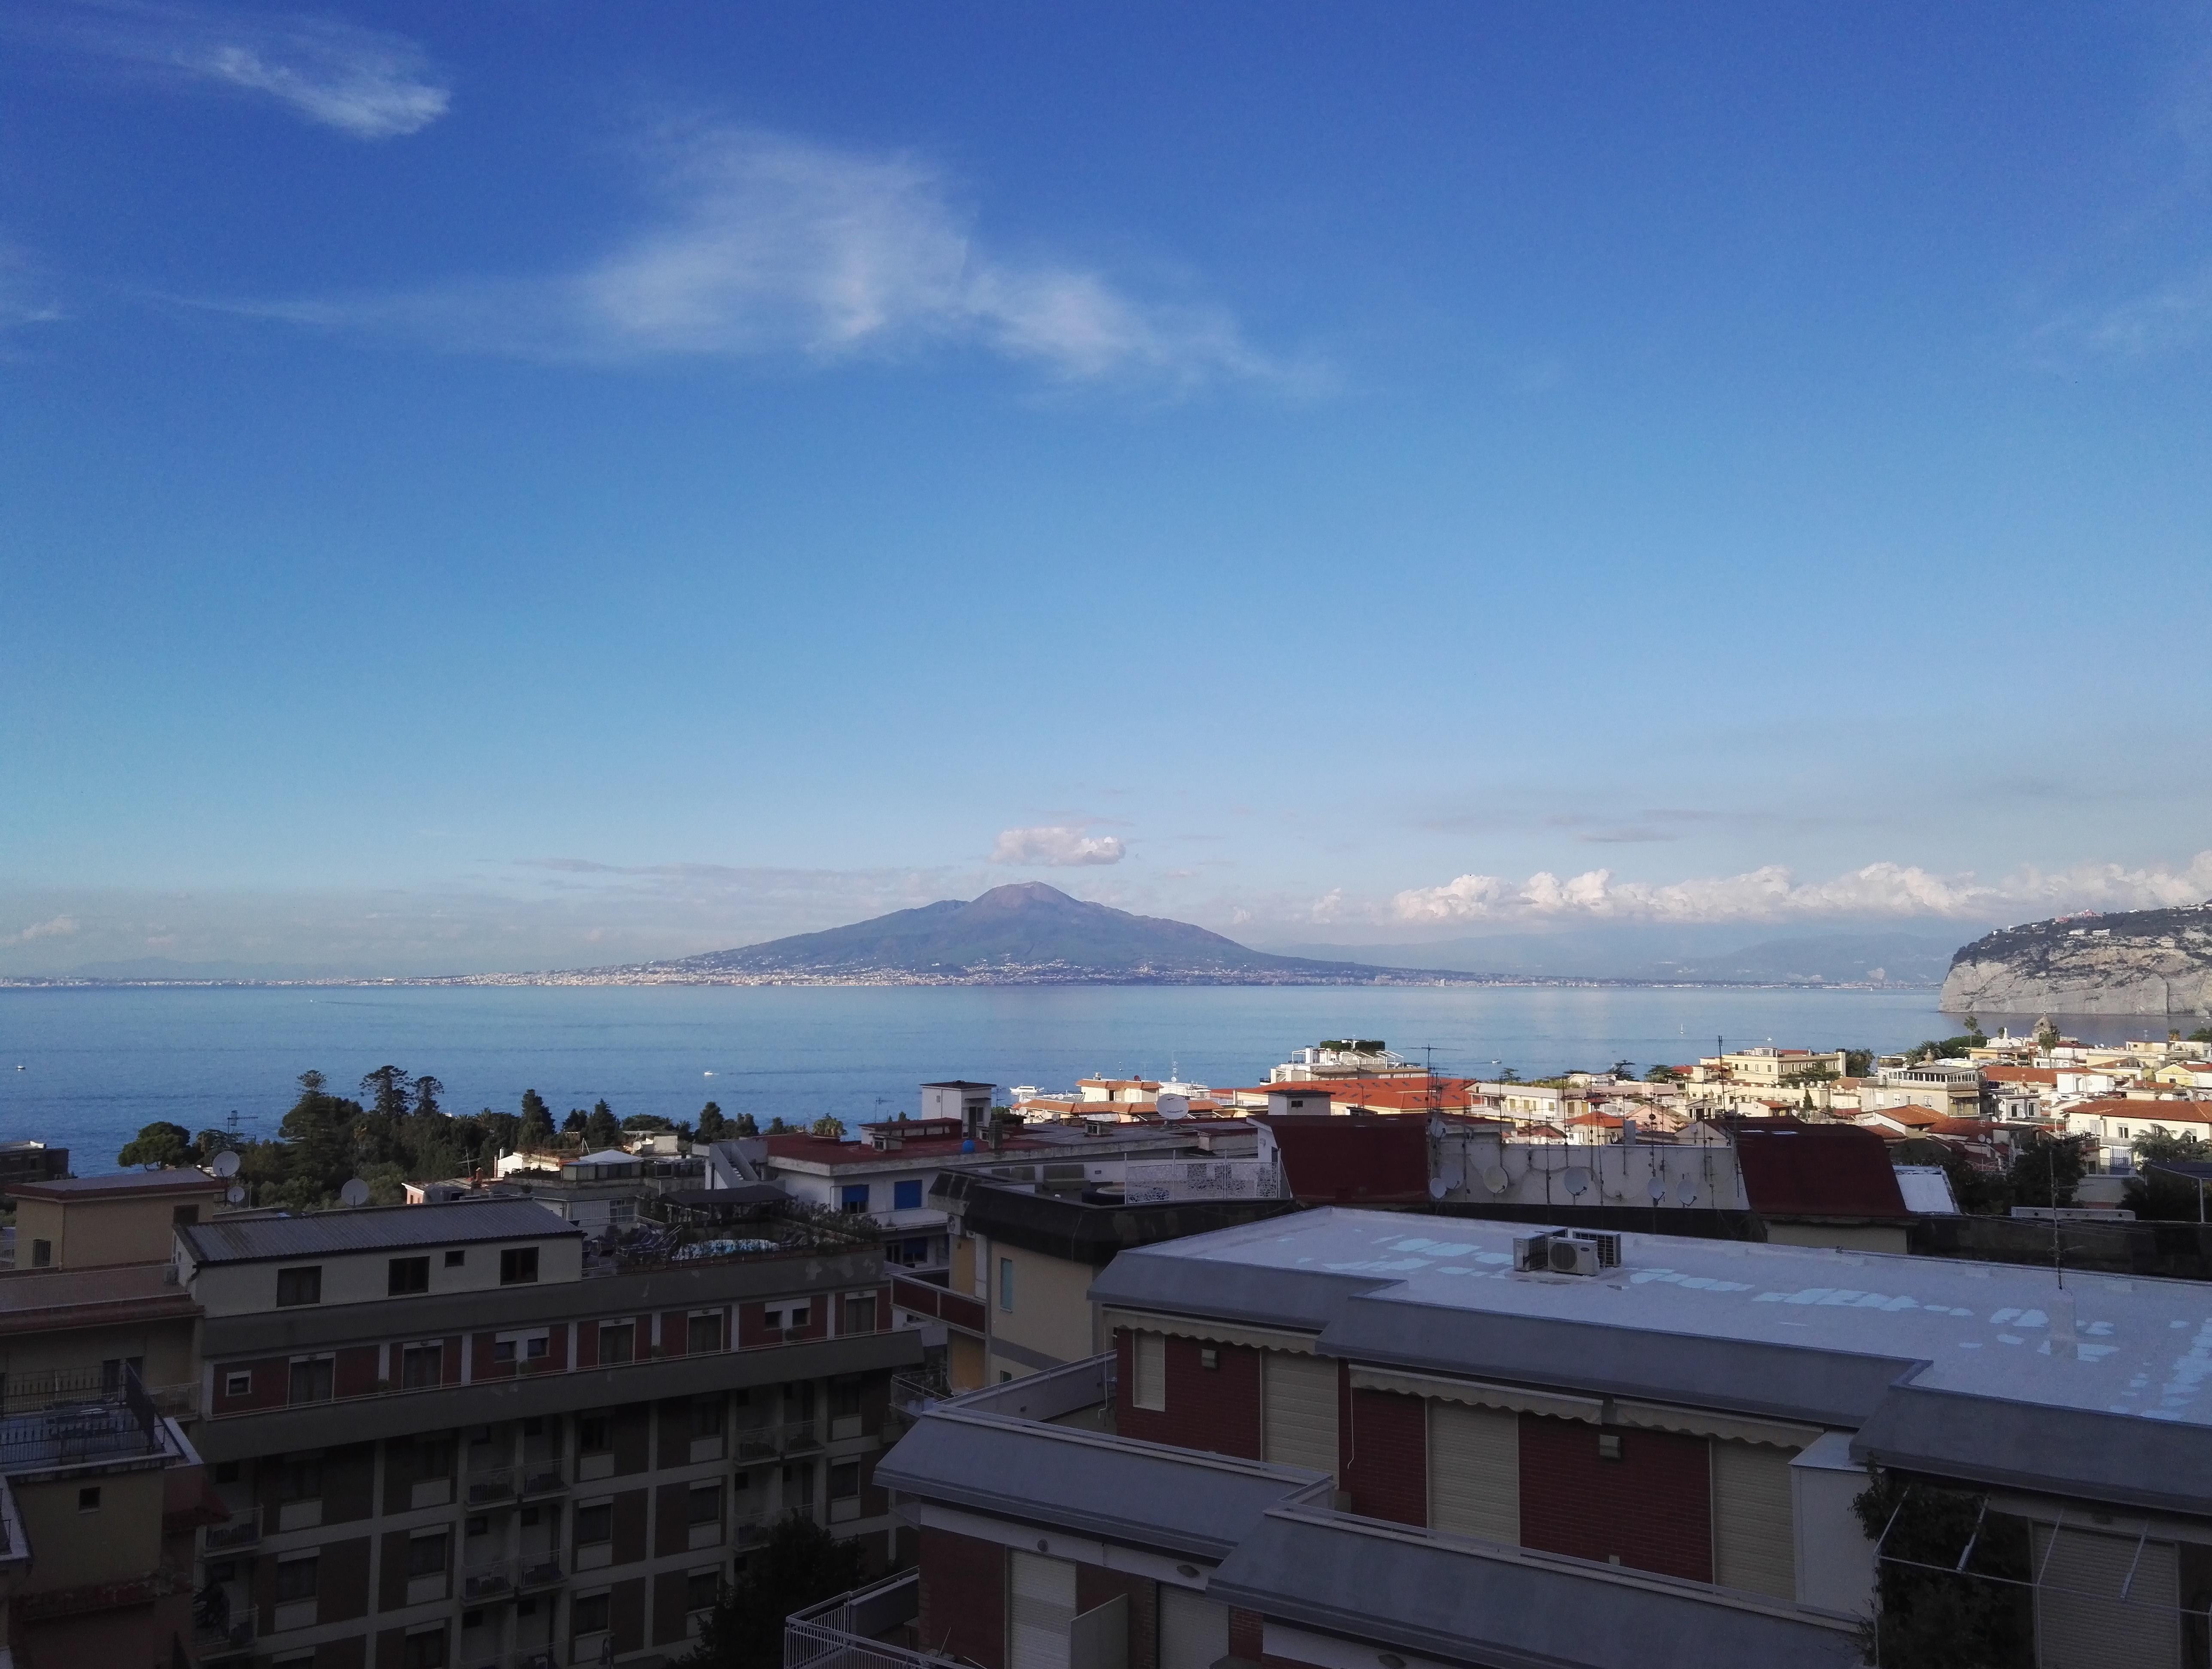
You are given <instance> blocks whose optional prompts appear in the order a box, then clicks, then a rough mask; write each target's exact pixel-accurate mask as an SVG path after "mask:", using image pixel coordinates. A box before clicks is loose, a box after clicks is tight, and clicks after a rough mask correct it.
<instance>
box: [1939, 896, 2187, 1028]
mask: <svg viewBox="0 0 2212 1669" xmlns="http://www.w3.org/2000/svg"><path fill="white" fill-rule="evenodd" d="M1939 1001H1940V1003H1941V1005H1942V1008H1943V1010H1944V1011H1945V1012H1946V1013H1950V1014H1977V1015H1980V1014H2160V1015H2192V1016H2193V1015H2204V1014H2207V1013H2212V903H2206V904H2191V905H2185V906H2184V907H2181V908H2179V909H2172V910H2129V911H2124V912H2122V913H2118V914H2116V915H2094V914H2088V915H2075V916H2060V917H2058V918H2057V919H2055V920H2051V921H2031V922H2029V923H2028V924H2027V926H2021V927H2005V928H2001V929H1999V930H1998V931H1997V932H1994V933H1989V934H1985V935H1984V936H1983V937H1982V938H1978V939H1976V940H1975V941H1974V942H1973V943H1972V944H1969V945H1965V946H1963V947H1961V948H1960V950H1959V951H1958V952H1957V954H1956V955H1954V956H1953V957H1952V958H1951V971H1950V973H1949V974H1948V975H1946V976H1945V978H1944V980H1943V994H1942V998H1940V999H1939Z"/></svg>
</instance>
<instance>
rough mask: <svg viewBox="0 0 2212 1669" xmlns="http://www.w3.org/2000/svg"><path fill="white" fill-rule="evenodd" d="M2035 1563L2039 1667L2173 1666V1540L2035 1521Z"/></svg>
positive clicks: (2176, 1627) (2176, 1607) (2177, 1591)
mask: <svg viewBox="0 0 2212 1669" xmlns="http://www.w3.org/2000/svg"><path fill="white" fill-rule="evenodd" d="M2035 1569H2036V1572H2037V1575H2036V1583H2035V1661H2036V1663H2037V1665H2038V1666H2039V1669H2103V1666H2106V1665H2108V1664H2122V1663H2124V1664H2125V1665H2127V1666H2128V1669H2178V1666H2179V1664H2180V1662H2181V1611H2180V1607H2181V1569H2180V1559H2179V1554H2178V1552H2177V1551H2176V1550H2175V1548H2174V1545H2173V1544H2172V1543H2171V1542H2154V1541H2144V1542H2141V1543H2138V1542H2137V1540H2136V1538H2134V1537H2133V1536H2102V1535H2099V1534H2097V1533H2096V1532H2094V1531H2090V1530H2077V1529H2075V1527H2074V1526H2072V1525H2070V1524H2069V1525H2063V1526H2057V1528H2054V1527H2053V1526H2050V1525H2047V1524H2039V1525H2037V1526H2035ZM2131 1572H2132V1573H2133V1574H2132V1575H2130V1573H2131ZM2122 1587H2125V1588H2126V1589H2127V1598H2126V1599H2121V1598H2120V1590H2121V1588H2122Z"/></svg>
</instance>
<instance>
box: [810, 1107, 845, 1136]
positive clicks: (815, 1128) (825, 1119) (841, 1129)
mask: <svg viewBox="0 0 2212 1669" xmlns="http://www.w3.org/2000/svg"><path fill="white" fill-rule="evenodd" d="M806 1133H807V1134H808V1135H809V1136H835V1137H836V1138H839V1139H840V1140H842V1139H843V1138H844V1134H845V1126H843V1125H842V1124H841V1123H840V1122H838V1120H836V1117H835V1116H833V1115H832V1114H828V1113H824V1114H823V1115H822V1116H821V1117H820V1118H818V1119H817V1120H815V1121H814V1122H813V1123H812V1124H811V1125H809V1126H806Z"/></svg>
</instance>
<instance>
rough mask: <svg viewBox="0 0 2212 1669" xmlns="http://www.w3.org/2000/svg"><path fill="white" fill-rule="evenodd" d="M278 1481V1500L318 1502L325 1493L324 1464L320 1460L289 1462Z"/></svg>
mask: <svg viewBox="0 0 2212 1669" xmlns="http://www.w3.org/2000/svg"><path fill="white" fill-rule="evenodd" d="M283 1466H284V1470H283V1474H282V1476H281V1477H280V1478H278V1480H277V1484H276V1498H277V1499H278V1500H280V1501H318V1500H320V1499H321V1498H322V1493H323V1463H322V1461H321V1460H320V1459H319V1458H316V1459H313V1460H287V1461H285V1462H284V1463H283Z"/></svg>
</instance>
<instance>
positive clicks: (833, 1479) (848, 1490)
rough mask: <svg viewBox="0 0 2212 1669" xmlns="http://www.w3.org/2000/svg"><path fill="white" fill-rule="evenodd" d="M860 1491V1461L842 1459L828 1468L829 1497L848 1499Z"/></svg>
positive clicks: (835, 1499) (839, 1499) (831, 1498)
mask: <svg viewBox="0 0 2212 1669" xmlns="http://www.w3.org/2000/svg"><path fill="white" fill-rule="evenodd" d="M858 1494H860V1462H859V1461H857V1460H843V1461H840V1462H839V1463H838V1464H837V1465H836V1466H832V1467H830V1468H829V1499H830V1500H832V1501H850V1500H851V1499H852V1498H853V1497H854V1496H856V1495H858Z"/></svg>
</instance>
